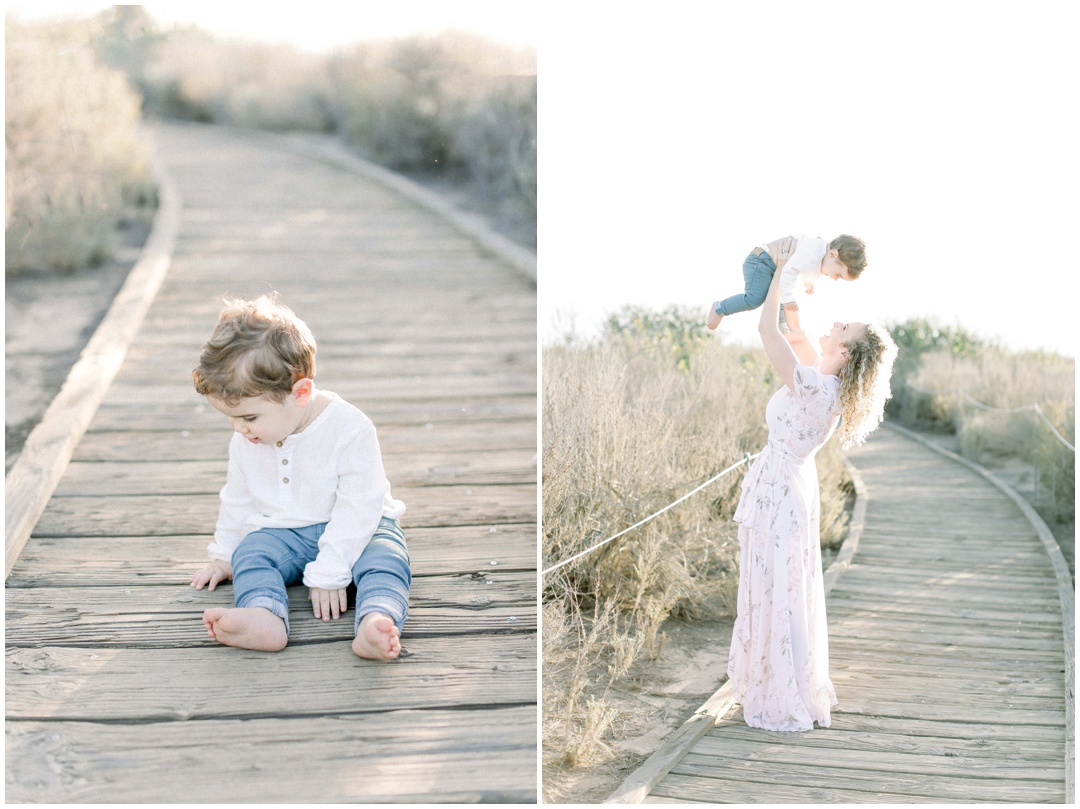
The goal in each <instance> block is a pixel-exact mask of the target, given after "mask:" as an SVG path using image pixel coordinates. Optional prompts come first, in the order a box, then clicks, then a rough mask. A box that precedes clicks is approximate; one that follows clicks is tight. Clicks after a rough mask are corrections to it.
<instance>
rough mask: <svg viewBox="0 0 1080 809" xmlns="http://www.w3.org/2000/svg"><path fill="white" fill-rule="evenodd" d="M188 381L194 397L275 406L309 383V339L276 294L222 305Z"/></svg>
mask: <svg viewBox="0 0 1080 809" xmlns="http://www.w3.org/2000/svg"><path fill="white" fill-rule="evenodd" d="M191 376H192V380H193V381H194V382H195V390H196V391H198V392H199V393H200V394H202V395H203V396H212V397H213V398H215V399H219V400H221V401H223V402H226V403H228V404H230V405H232V404H235V403H237V402H239V401H240V400H241V399H247V398H254V397H257V396H265V397H266V398H267V399H269V400H270V401H273V402H278V403H280V402H283V401H285V397H286V396H288V395H289V393H291V392H292V387H293V385H294V384H295V383H296V382H298V381H299V380H301V379H314V378H315V338H314V337H312V335H311V330H310V329H309V328H308V327H307V324H306V323H304V321H302V320H301V319H300V318H298V317H297V316H296V315H295V314H294V313H293V311H292V310H291V309H289V307H287V306H285V305H283V304H281V303H279V302H278V300H277V296H276V294H275V295H273V296H268V295H262V296H261V297H259V298H257V299H255V300H253V301H245V300H238V299H227V300H226V301H225V308H224V309H223V310H222V311H221V315H220V317H219V318H218V324H217V326H216V327H215V329H214V332H213V334H211V335H210V339H209V340H207V341H206V345H204V346H203V348H202V353H201V354H200V355H199V364H198V365H197V366H196V367H195V369H194V370H193V371H192V372H191Z"/></svg>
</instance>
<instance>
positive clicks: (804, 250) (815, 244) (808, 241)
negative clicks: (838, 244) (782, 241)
mask: <svg viewBox="0 0 1080 809" xmlns="http://www.w3.org/2000/svg"><path fill="white" fill-rule="evenodd" d="M792 236H793V237H794V238H795V239H797V240H798V243H797V244H796V245H795V252H794V253H792V254H791V258H789V259H788V261H787V264H785V265H784V269H783V270H781V271H780V303H794V302H795V290H796V287H797V284H798V281H799V276H800V275H801V276H803V277H804V278H806V279H807V280H809V281H813V280H814V279H816V278H818V277H820V276H821V262H822V260H823V259H824V258H825V253H826V252H828V246H827V244H826V243H825V240H824V239H822V238H820V237H818V236H804V235H803V234H802V233H793V234H792ZM773 260H774V261H775V260H776V257H775V256H773Z"/></svg>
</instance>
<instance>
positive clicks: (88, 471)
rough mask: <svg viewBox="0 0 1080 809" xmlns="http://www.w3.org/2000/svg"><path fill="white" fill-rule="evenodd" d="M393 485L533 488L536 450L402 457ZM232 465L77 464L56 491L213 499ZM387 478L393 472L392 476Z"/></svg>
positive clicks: (63, 494)
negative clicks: (523, 485)
mask: <svg viewBox="0 0 1080 809" xmlns="http://www.w3.org/2000/svg"><path fill="white" fill-rule="evenodd" d="M394 467H395V468H396V469H397V470H400V471H399V472H398V474H396V475H395V476H394V484H395V485H398V484H400V485H402V486H455V485H466V484H474V485H478V486H483V485H491V484H494V485H498V484H503V483H532V482H535V480H536V466H535V453H534V452H533V451H532V450H529V449H526V450H502V451H498V452H493V451H489V452H470V451H468V450H458V451H456V452H454V451H449V452H446V451H444V452H427V453H416V454H399V455H397V456H396V457H395V459H394ZM227 468H228V461H227V460H226V459H222V460H221V461H176V460H167V461H143V462H139V463H133V462H131V461H123V462H108V461H105V462H95V463H84V462H78V461H74V462H72V463H70V464H69V465H68V469H67V472H66V474H65V475H64V479H63V480H62V481H61V483H60V484H59V485H58V486H57V487H56V492H54V494H53V496H54V497H71V496H80V495H83V496H104V495H110V494H113V495H128V494H214V493H216V492H218V491H219V490H220V489H221V487H222V485H224V483H225V473H226V471H227ZM388 474H389V470H388Z"/></svg>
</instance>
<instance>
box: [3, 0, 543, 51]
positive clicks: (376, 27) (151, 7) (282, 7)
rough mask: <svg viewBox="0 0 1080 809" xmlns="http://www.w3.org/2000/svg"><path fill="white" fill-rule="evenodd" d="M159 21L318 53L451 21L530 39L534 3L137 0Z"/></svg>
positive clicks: (72, 10)
mask: <svg viewBox="0 0 1080 809" xmlns="http://www.w3.org/2000/svg"><path fill="white" fill-rule="evenodd" d="M109 6H110V4H108V3H85V2H83V3H80V2H35V3H26V2H19V3H7V4H5V8H6V9H7V10H8V11H9V12H15V13H18V14H19V15H20V16H23V17H30V18H34V19H40V18H44V17H51V16H60V15H74V16H89V15H91V14H95V13H97V12H99V11H101V10H102V9H105V8H108V7H109ZM142 6H143V8H145V9H146V10H147V11H148V12H149V13H150V15H151V16H152V17H154V19H155V20H157V21H158V23H160V24H161V25H163V26H168V25H175V24H179V25H188V24H194V25H198V26H199V27H201V28H205V29H207V30H208V31H210V32H212V33H214V34H216V35H218V36H221V37H226V38H229V39H244V40H254V41H260V42H286V43H288V44H291V45H294V46H296V47H298V48H302V49H305V50H309V51H313V52H317V53H323V52H328V51H331V50H333V49H335V48H340V47H344V46H348V45H351V44H354V43H357V42H361V41H365V40H371V39H384V38H395V37H404V36H410V35H413V34H436V33H439V32H440V31H442V30H444V29H447V28H457V29H460V30H465V31H471V32H473V33H476V34H480V35H482V36H484V37H486V38H488V39H492V40H494V41H496V42H503V43H505V44H507V45H511V46H515V47H522V46H535V45H536V35H535V32H536V17H535V9H536V6H535V4H532V3H500V2H492V0H459V1H458V2H435V1H434V0H412V2H408V3H376V2H370V0H364V1H363V2H356V3H340V2H334V3H330V2H309V3H302V4H301V3H175V2H169V3H143V4H142Z"/></svg>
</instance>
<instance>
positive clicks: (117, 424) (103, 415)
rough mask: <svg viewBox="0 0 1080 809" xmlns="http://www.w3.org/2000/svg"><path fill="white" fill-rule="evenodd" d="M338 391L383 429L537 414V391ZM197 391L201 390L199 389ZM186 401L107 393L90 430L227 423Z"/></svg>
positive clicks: (179, 428)
mask: <svg viewBox="0 0 1080 809" xmlns="http://www.w3.org/2000/svg"><path fill="white" fill-rule="evenodd" d="M337 393H338V394H340V395H341V396H343V397H344V398H346V399H348V400H349V401H351V402H353V403H354V404H355V405H356V406H357V407H359V408H360V409H361V410H363V411H364V413H365V414H367V416H368V418H370V419H371V420H372V421H374V422H375V426H376V428H377V429H379V430H384V429H386V427H387V426H390V425H394V426H402V427H411V428H413V429H427V425H428V424H432V425H433V426H435V428H436V429H437V428H438V425H441V424H445V423H452V424H470V425H485V424H488V423H490V422H492V421H500V420H501V421H513V422H520V421H521V420H522V419H527V418H533V419H535V418H536V396H535V395H531V396H525V395H522V396H488V397H484V398H472V397H470V396H468V395H467V394H466V393H462V394H461V395H460V396H459V397H458V398H457V399H438V400H433V399H430V400H420V399H417V400H413V401H405V400H378V399H373V400H371V401H367V400H366V399H365V398H364V397H363V395H362V394H361V395H359V396H355V397H354V396H350V395H348V393H347V392H346V391H343V390H341V389H340V387H339V388H338V390H337ZM191 396H192V397H194V396H195V394H194V391H192V392H191ZM183 402H184V400H179V401H171V400H170V401H165V402H155V403H153V405H152V406H147V405H136V404H133V403H131V402H128V401H125V400H122V399H110V398H109V397H106V398H105V400H104V401H103V402H102V403H101V406H100V407H99V408H98V411H97V415H96V416H95V417H94V421H93V422H92V423H91V425H90V430H91V431H94V430H118V431H127V430H160V429H162V427H163V426H165V425H168V426H169V427H171V428H173V429H175V430H176V432H177V434H180V433H181V432H182V431H183V430H198V429H219V430H220V429H221V428H222V424H221V422H222V416H221V414H220V413H218V412H217V411H216V410H214V409H213V408H212V407H210V406H208V405H206V404H205V403H203V402H201V401H198V400H197V399H196V398H191V399H188V400H187V402H188V403H186V404H185V403H183Z"/></svg>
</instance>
